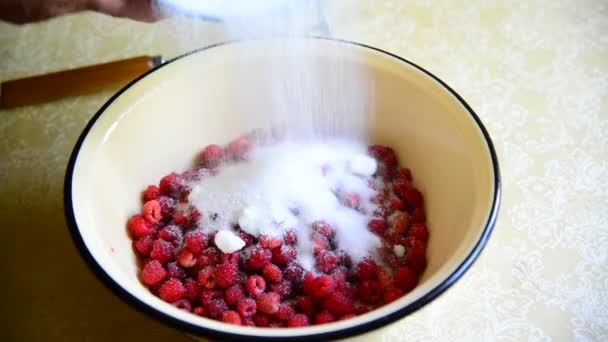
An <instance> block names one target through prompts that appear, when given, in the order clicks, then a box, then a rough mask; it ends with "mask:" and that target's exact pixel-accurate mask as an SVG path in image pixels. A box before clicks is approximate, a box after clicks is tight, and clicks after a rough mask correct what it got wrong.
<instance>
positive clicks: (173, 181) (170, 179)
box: [159, 172, 183, 198]
mask: <svg viewBox="0 0 608 342" xmlns="http://www.w3.org/2000/svg"><path fill="white" fill-rule="evenodd" d="M182 185H183V180H182V179H181V177H180V176H179V175H178V174H177V173H175V172H172V173H170V174H168V175H166V176H165V177H163V178H162V179H161V180H160V184H159V188H160V192H161V193H162V194H163V195H167V196H170V197H173V198H178V197H179V193H180V191H181V188H182Z"/></svg>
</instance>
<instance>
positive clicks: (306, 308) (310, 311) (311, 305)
mask: <svg viewBox="0 0 608 342" xmlns="http://www.w3.org/2000/svg"><path fill="white" fill-rule="evenodd" d="M296 306H297V308H298V309H300V311H302V312H303V313H305V314H306V315H308V316H312V315H314V313H315V311H316V307H315V302H314V301H313V299H312V297H300V298H298V299H297V300H296Z"/></svg>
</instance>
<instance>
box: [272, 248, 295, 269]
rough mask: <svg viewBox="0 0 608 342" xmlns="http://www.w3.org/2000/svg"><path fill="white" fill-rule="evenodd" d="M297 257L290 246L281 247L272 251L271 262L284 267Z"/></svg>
mask: <svg viewBox="0 0 608 342" xmlns="http://www.w3.org/2000/svg"><path fill="white" fill-rule="evenodd" d="M296 256H297V251H296V250H295V248H293V247H290V246H281V248H275V249H273V250H272V262H274V263H275V264H279V265H286V264H287V263H288V262H290V261H291V260H294V259H295V258H296Z"/></svg>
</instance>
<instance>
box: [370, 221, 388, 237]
mask: <svg viewBox="0 0 608 342" xmlns="http://www.w3.org/2000/svg"><path fill="white" fill-rule="evenodd" d="M367 228H368V229H369V231H370V232H372V233H376V235H378V236H384V230H385V229H386V223H385V221H384V220H383V219H380V218H375V219H371V220H370V221H369V223H368V224H367Z"/></svg>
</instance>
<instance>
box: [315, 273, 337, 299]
mask: <svg viewBox="0 0 608 342" xmlns="http://www.w3.org/2000/svg"><path fill="white" fill-rule="evenodd" d="M335 289H336V282H335V281H334V278H332V277H331V276H328V275H325V276H320V277H317V278H316V279H315V280H314V282H313V293H312V294H313V296H314V297H315V298H323V297H325V296H327V295H328V294H330V293H332V292H333V291H334V290H335Z"/></svg>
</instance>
